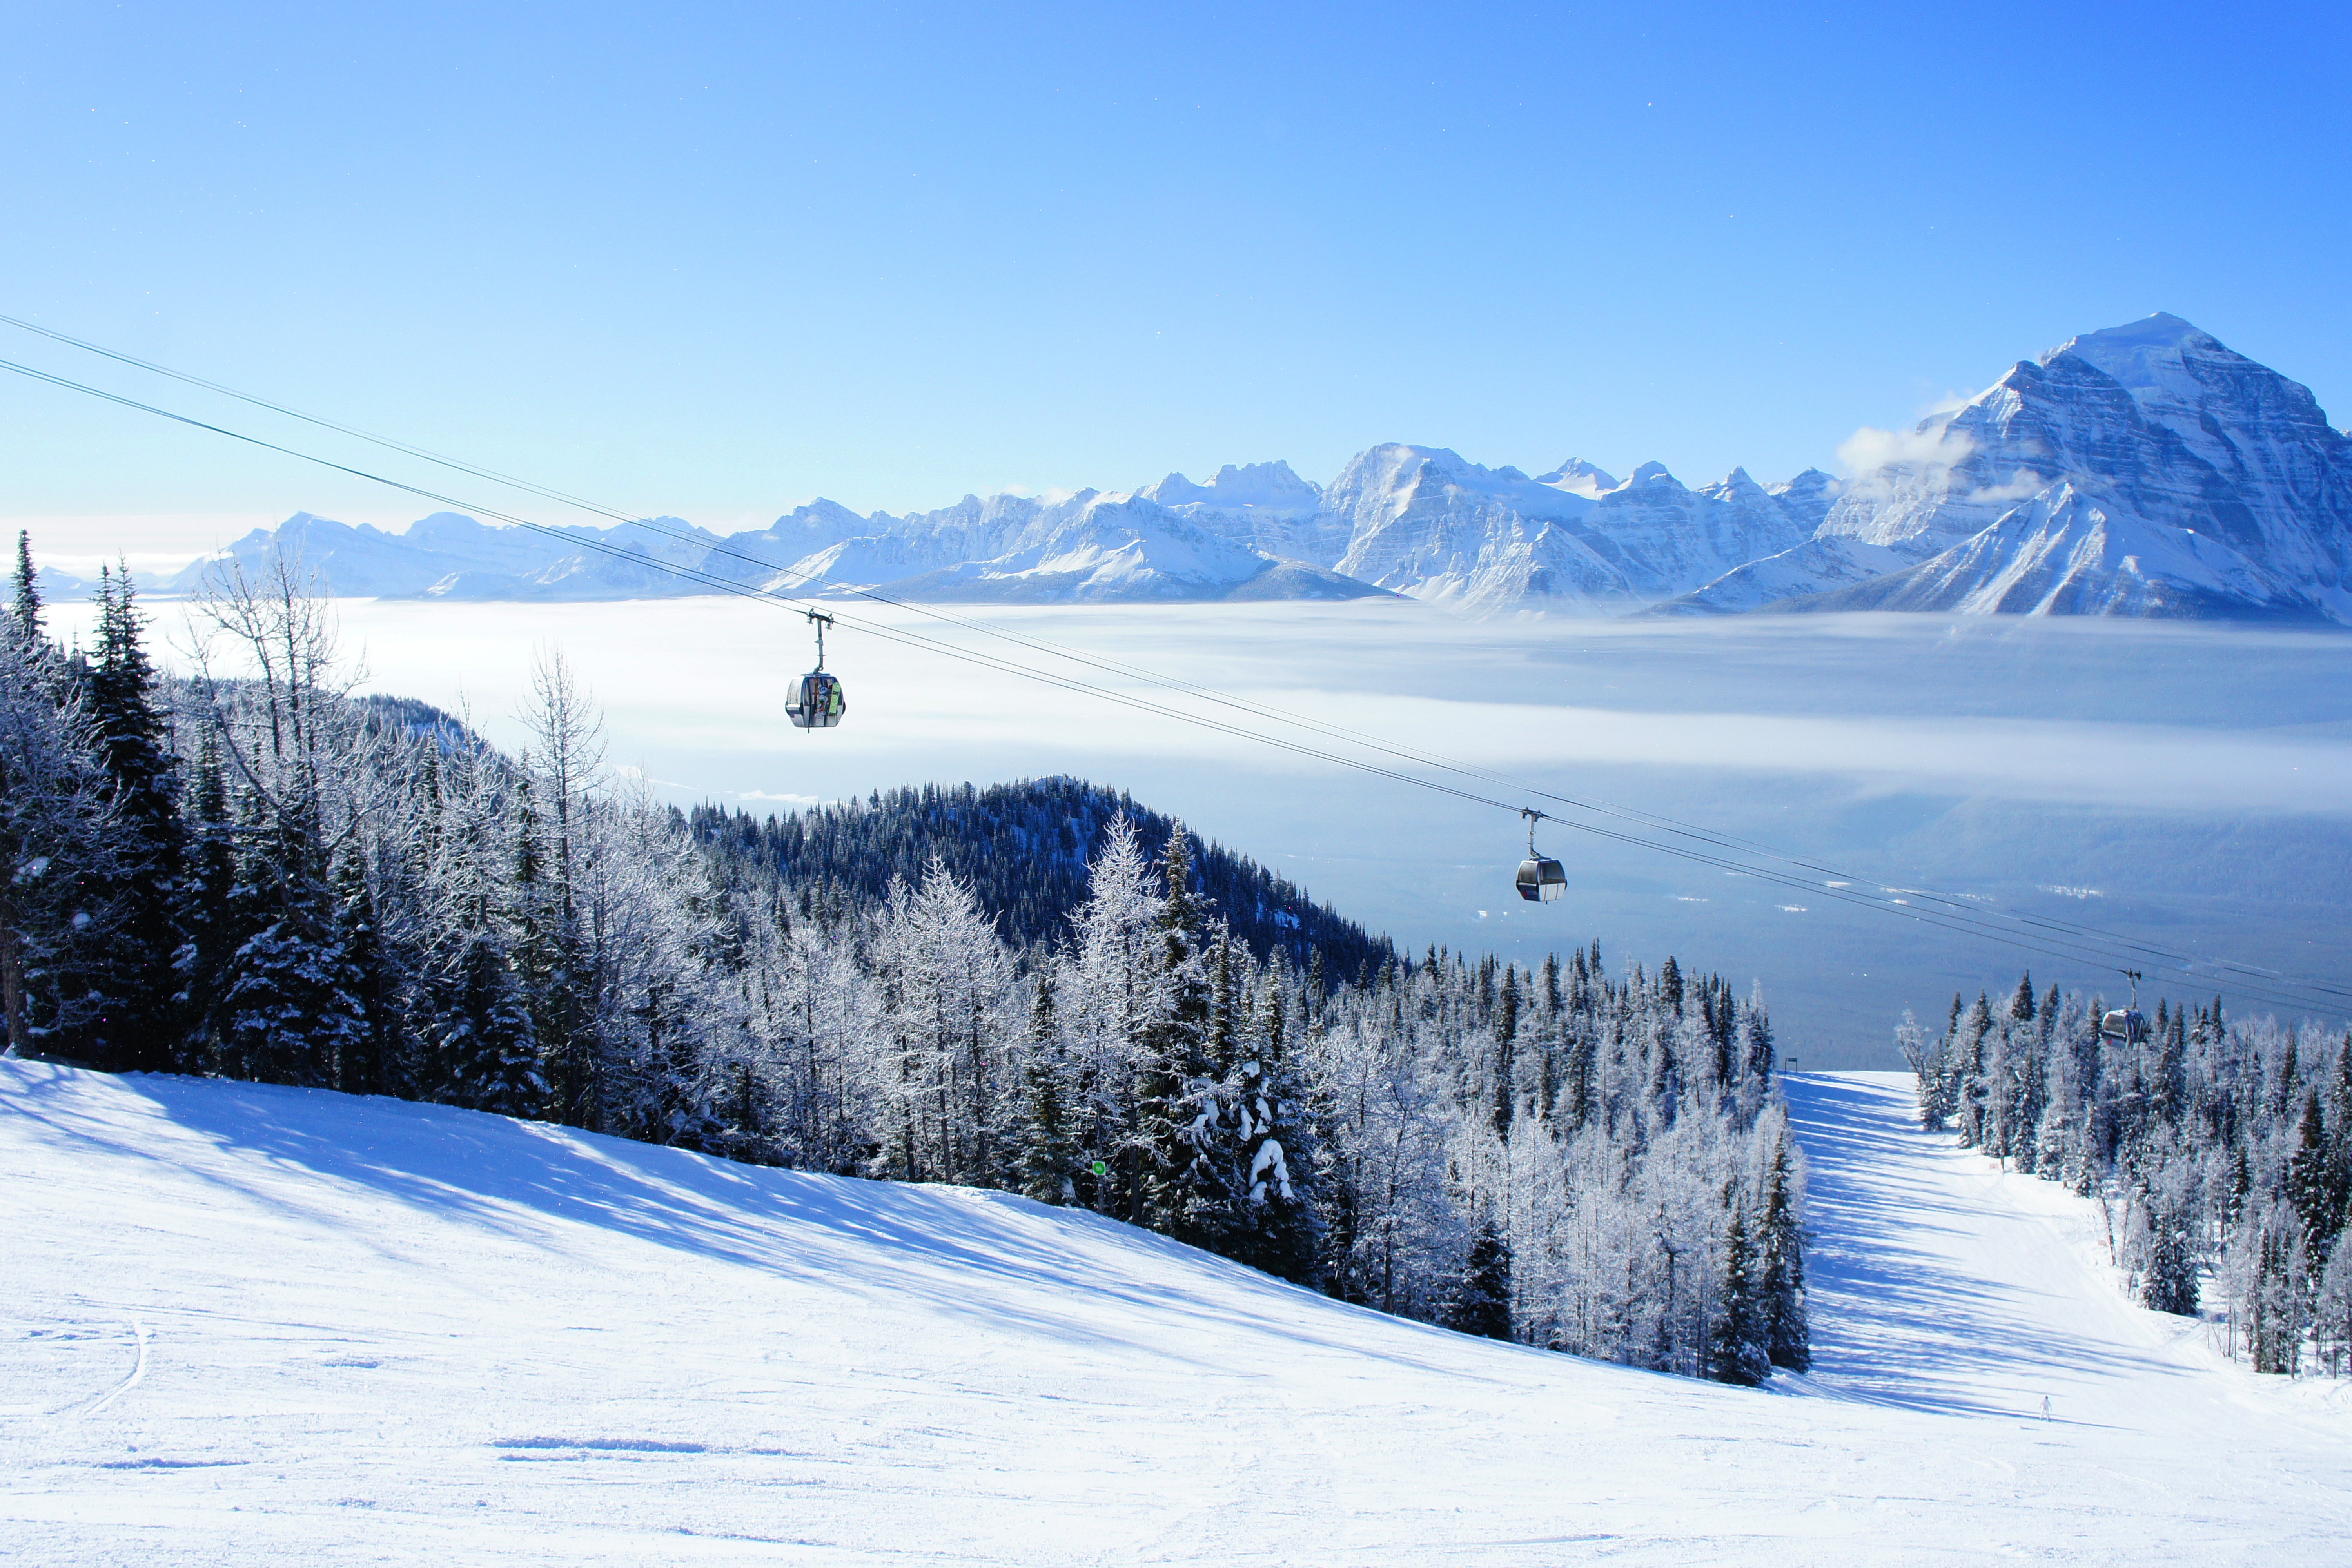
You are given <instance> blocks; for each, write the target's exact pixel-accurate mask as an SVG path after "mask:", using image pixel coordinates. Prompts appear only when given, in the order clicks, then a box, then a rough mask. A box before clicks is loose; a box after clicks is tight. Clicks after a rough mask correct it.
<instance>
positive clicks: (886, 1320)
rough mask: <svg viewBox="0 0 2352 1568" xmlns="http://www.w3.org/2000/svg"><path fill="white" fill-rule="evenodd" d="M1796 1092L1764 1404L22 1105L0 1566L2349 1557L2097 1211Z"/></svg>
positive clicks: (746, 1182) (336, 1114) (646, 1174)
mask: <svg viewBox="0 0 2352 1568" xmlns="http://www.w3.org/2000/svg"><path fill="white" fill-rule="evenodd" d="M1795 1097H1796V1098H1795V1108H1796V1112H1797V1118H1798V1122H1799V1125H1800V1127H1801V1131H1802V1134H1803V1136H1804V1139H1805V1142H1806V1146H1807V1148H1808V1150H1809V1152H1810V1153H1811V1160H1812V1166H1813V1191H1814V1208H1813V1215H1812V1222H1811V1226H1810V1230H1811V1235H1812V1236H1813V1242H1812V1247H1813V1257H1814V1260H1815V1261H1814V1265H1813V1274H1812V1278H1813V1284H1814V1291H1815V1298H1814V1299H1815V1304H1816V1305H1815V1311H1816V1319H1815V1322H1816V1331H1815V1332H1816V1345H1817V1354H1818V1358H1819V1365H1818V1370H1817V1372H1816V1373H1815V1374H1814V1375H1813V1376H1811V1377H1810V1378H1805V1379H1789V1378H1783V1379H1780V1380H1776V1384H1775V1386H1774V1388H1772V1389H1770V1390H1768V1391H1764V1392H1749V1391H1743V1390H1735V1389H1727V1388H1720V1387H1716V1386H1713V1385H1709V1384H1697V1383H1693V1382H1688V1381H1685V1380H1680V1379H1675V1378H1669V1377H1664V1376H1661V1375H1655V1374H1650V1373H1636V1372H1630V1371H1626V1370H1622V1369H1619V1368H1614V1367H1607V1366H1600V1365H1594V1364H1591V1363H1583V1362H1579V1361H1575V1360H1571V1359H1570V1358H1567V1357H1563V1356H1559V1355H1554V1354H1549V1353H1547V1352H1540V1351H1536V1350H1530V1349H1523V1348H1520V1347H1516V1346H1508V1345H1498V1344H1494V1343H1491V1342H1485V1341H1476V1340H1469V1339H1465V1338H1462V1337H1459V1336H1456V1335H1453V1334H1448V1333H1444V1332H1442V1331H1436V1330H1432V1329H1426V1328H1422V1327H1418V1326H1415V1325H1413V1324H1410V1323H1404V1322H1401V1321H1395V1320H1391V1319H1386V1318H1381V1317H1379V1316H1377V1315H1375V1314H1373V1313H1370V1312H1368V1311H1364V1310H1358V1309H1355V1308H1350V1307H1347V1306H1343V1305H1340V1304H1339V1303H1336V1302H1332V1301H1329V1300H1324V1299H1322V1298H1320V1297H1318V1296H1315V1295H1312V1294H1310V1293H1308V1292H1306V1291H1302V1290H1297V1289H1292V1288H1290V1287H1287V1286H1285V1285H1281V1284H1278V1283H1276V1282H1275V1281H1272V1280H1270V1279H1265V1277H1263V1276H1260V1275H1256V1274H1254V1273H1252V1272H1250V1271H1249V1270H1247V1269H1244V1268H1240V1267H1238V1266H1236V1265H1234V1264H1230V1263H1226V1262H1223V1261H1221V1260H1218V1259H1215V1258H1210V1257H1208V1256H1206V1255H1204V1254H1201V1253H1197V1252H1193V1251H1191V1250H1190V1249H1188V1248H1185V1247H1179V1246H1177V1245H1175V1244H1173V1243H1171V1242H1169V1241H1166V1240H1164V1239H1162V1238H1160V1237H1153V1236H1150V1235H1147V1234H1145V1233H1142V1232H1139V1231H1136V1230H1133V1229H1130V1228H1129V1227H1127V1226H1120V1225H1117V1224H1113V1223H1111V1222H1109V1221H1107V1220H1103V1219H1099V1218H1097V1217H1094V1216H1092V1215H1085V1214H1075V1213H1070V1212H1067V1211H1062V1210H1053V1209H1046V1208H1043V1207H1040V1206H1039V1205H1034V1204H1031V1203H1028V1202H1026V1201H1024V1200H1022V1199H1019V1198H1014V1197H1011V1196H1007V1195H1005V1194H991V1193H981V1192H974V1191H970V1190H965V1189H958V1188H949V1187H904V1186H894V1185H889V1184H881V1183H869V1182H859V1181H850V1180H842V1179H835V1178H830V1177H823V1176H809V1175H800V1174H794V1173H785V1172H779V1171H772V1170H761V1169H755V1168H751V1167H745V1166H738V1165H730V1164H726V1163H720V1162H717V1161H712V1160H709V1159H704V1158H701V1157H699V1156H696V1155H691V1154H686V1153H682V1152H676V1151H670V1150H663V1149H658V1148H652V1147H648V1146H646V1145H642V1144H632V1143H623V1142H614V1141H612V1140H608V1139H603V1138H598V1137H594V1136H592V1135H587V1134H582V1133H577V1132H571V1131H563V1130H561V1129H557V1128H551V1127H545V1126H538V1125H530V1124H521V1123H516V1122H512V1121H505V1120H502V1119H499V1118H496V1117H490V1116H485V1115H480V1114H477V1113H472V1112H464V1111H454V1110H446V1109H440V1108H435V1107H428V1106H419V1105H410V1104H404V1103H400V1102H397V1101H392V1100H349V1099H345V1098H342V1097H340V1096H336V1095H332V1094H329V1093H324V1092H308V1091H300V1090H293V1089H272V1088H267V1087H261V1086H256V1085H250V1084H237V1083H229V1082H224V1081H217V1080H215V1081H203V1080H191V1079H110V1078H105V1077H102V1076H99V1075H93V1074H87V1073H81V1072H77V1071H74V1070H71V1069H68V1068H52V1067H44V1066H37V1065H33V1064H26V1063H20V1062H15V1061H0V1201H5V1205H6V1209H7V1213H8V1215H9V1216H10V1217H9V1227H8V1239H7V1242H6V1247H5V1252H0V1283H5V1287H6V1290H7V1302H8V1305H7V1313H6V1318H5V1325H0V1477H5V1479H0V1552H5V1553H6V1554H7V1555H8V1556H9V1557H11V1558H12V1559H14V1560H18V1561H24V1562H44V1563H58V1562H73V1563H123V1564H131V1563H138V1564H147V1563H206V1564H232V1565H233V1564H243V1563H287V1562H303V1563H340V1562H353V1563H359V1562H368V1563H377V1562H417V1561H427V1560H429V1561H441V1562H456V1563H687V1562H704V1561H727V1562H736V1561H759V1562H766V1561H776V1562H790V1563H831V1564H851V1563H860V1564H863V1563H876V1562H886V1561H887V1562H905V1561H914V1562H929V1563H958V1564H966V1563H1021V1564H1061V1563H1111V1562H1119V1563H1129V1562H1186V1563H1196V1562H1243V1561H1247V1562H1255V1561H1261V1560H1262V1561H1267V1562H1284V1563H1350V1564H1352V1563H1437V1562H1443V1563H1468V1564H1496V1565H1504V1564H1508V1565H1511V1568H1525V1565H1528V1564H1542V1563H1564V1562H1582V1561H1588V1560H1591V1559H1594V1558H1606V1559H1608V1560H1610V1561H1612V1562H1627V1563H1660V1564H1664V1563H1677V1564H1680V1563H1743V1564H1746V1563H1766V1564H1772V1563H1790V1564H1795V1563H1806V1564H1814V1563H1854V1564H1864V1563H1867V1564H1870V1565H1872V1568H1879V1565H1882V1564H1885V1563H1890V1562H1893V1563H1912V1562H1944V1561H1960V1560H1968V1561H1974V1560H1976V1559H1977V1558H1979V1557H1987V1558H1990V1557H1995V1556H2025V1557H2029V1558H2033V1559H2038V1560H2043V1561H2064V1562H2069V1563H2131V1564H2135V1565H2137V1564H2142V1563H2149V1562H2216V1563H2219V1562H2262V1563H2278V1564H2296V1563H2335V1562H2336V1561H2339V1560H2340V1557H2341V1552H2342V1543H2343V1542H2344V1540H2345V1539H2347V1534H2352V1460H2348V1459H2347V1455H2352V1445H2347V1436H2352V1421H2347V1412H2346V1410H2345V1408H2344V1404H2343V1402H2342V1401H2341V1400H2339V1399H2335V1398H2333V1397H2331V1396H2332V1395H2333V1394H2336V1390H2335V1389H2334V1388H2324V1387H2316V1386H2313V1385H2308V1384H2306V1385H2300V1386H2283V1385H2280V1384H2277V1383H2275V1382H2269V1383H2266V1382H2264V1381H2263V1380H2258V1379H2255V1378H2253V1377H2252V1376H2251V1375H2249V1374H2245V1373H2242V1372H2241V1371H2239V1370H2238V1369H2236V1368H2234V1367H2230V1366H2227V1365H2222V1364H2220V1363H2217V1362H2216V1361H2215V1360H2214V1359H2213V1358H2212V1356H2211V1355H2210V1352H2206V1351H2205V1350H2203V1348H2202V1347H2201V1344H2200V1342H2199V1340H2198V1337H2197V1335H2196V1334H2195V1333H2194V1332H2193V1331H2189V1332H2184V1331H2182V1329H2181V1327H2180V1325H2179V1322H2178V1321H2174V1320H2164V1319H2158V1318H2156V1317H2154V1316H2153V1315H2152V1314H2149V1313H2147V1312H2144V1311H2142V1310H2139V1309H2137V1308H2134V1307H2132V1306H2130V1305H2129V1304H2128V1303H2127V1302H2126V1301H2125V1300H2123V1299H2122V1298H2121V1297H2120V1296H2119V1295H2118V1294H2117V1293H2116V1290H2115V1289H2114V1286H2113V1282H2112V1281H2111V1280H2109V1279H2106V1278H2105V1277H2103V1275H2102V1272H2101V1271H2100V1270H2099V1269H2098V1268H2097V1267H2096V1265H2095V1261H2094V1260H2091V1259H2089V1258H2086V1257H2085V1254H2084V1244H2085V1242H2086V1239H2087V1237H2088V1234H2089V1233H2088V1230H2087V1228H2086V1227H2087V1226H2088V1225H2089V1224H2090V1215H2091V1213H2092V1212H2093V1211H2091V1210H2090V1209H2089V1206H2088V1205H2084V1204H2083V1203H2082V1202H2081V1201H2080V1200H2076V1199H2074V1198H2072V1197H2070V1196H2068V1195H2067V1194H2064V1193H2063V1192H2061V1191H2059V1190H2058V1189H2056V1188H2054V1187H2051V1186H2048V1185H2046V1184H2042V1183H2038V1182H2035V1181H2032V1180H2031V1179H2029V1178H2019V1177H2003V1176H2000V1175H1999V1174H1997V1173H1995V1172H1994V1171H1993V1169H1992V1167H1991V1165H1990V1162H1987V1161H1985V1160H1982V1159H1979V1158H1977V1157H1975V1156H1973V1155H1967V1154H1961V1153H1958V1152H1955V1151H1952V1150H1950V1149H1949V1148H1948V1147H1947V1146H1945V1145H1944V1144H1943V1143H1942V1142H1939V1141H1935V1140H1929V1139H1927V1138H1926V1137H1924V1136H1923V1135H1921V1134H1919V1133H1917V1132H1916V1131H1911V1130H1910V1129H1909V1128H1908V1126H1907V1124H1906V1110H1907V1107H1906V1101H1905V1097H1904V1096H1903V1095H1902V1093H1901V1092H1900V1089H1899V1087H1898V1086H1896V1085H1895V1084H1893V1083H1891V1082H1889V1081H1887V1080H1883V1079H1872V1078H1867V1077H1864V1078H1856V1079H1829V1080H1819V1081H1814V1082H1810V1083H1801V1084H1799V1085H1798V1086H1796V1089H1795ZM1791 1395H1794V1397H1791ZM2044 1396H2047V1397H2049V1398H2050V1399H2051V1401H2052V1407H2053V1418H2052V1419H2051V1420H2049V1421H2047V1422H2044V1421H2043V1420H2042V1418H2041V1415H2042V1398H2043V1397H2044Z"/></svg>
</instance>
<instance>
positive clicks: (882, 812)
mask: <svg viewBox="0 0 2352 1568" xmlns="http://www.w3.org/2000/svg"><path fill="white" fill-rule="evenodd" d="M1118 816H1125V817H1126V818H1128V820H1129V821H1130V822H1132V823H1133V824H1134V825H1135V837H1136V843H1137V846H1138V847H1139V848H1140V849H1141V850H1142V852H1143V853H1144V854H1145V855H1146V856H1148V857H1151V858H1159V857H1160V855H1161V854H1163V853H1164V852H1165V851H1166V849H1167V847H1168V840H1169V837H1170V835H1171V834H1172V833H1173V832H1174V831H1175V827H1176V824H1175V822H1174V820H1173V819H1171V818H1170V817H1166V816H1161V815H1160V813H1158V812H1156V811H1152V810H1150V809H1149V808H1147V807H1145V806H1142V805H1138V804H1137V803H1136V802H1135V801H1134V800H1133V799H1131V798H1130V797H1129V795H1127V793H1126V792H1125V791H1123V790H1111V789H1106V788H1104V787H1102V786H1101V785H1099V784H1087V783H1085V782H1083V781H1081V780H1078V779H1070V778H1049V779H1027V780H1024V781H1022V782H1021V783H1018V784H992V785H990V786H988V787H987V788H985V789H982V788H978V787H975V786H974V785H971V784H960V785H940V784H925V785H922V786H921V787H920V788H903V789H897V790H892V791H890V792H888V793H887V794H884V793H882V792H880V791H877V792H875V793H874V794H873V795H870V796H869V797H868V798H867V799H866V800H865V801H863V802H860V801H854V800H853V801H845V802H843V803H841V804H839V805H823V806H817V807H815V808H814V809H812V810H809V811H805V812H793V813H788V814H785V815H782V816H752V815H751V813H749V812H743V811H733V812H730V811H729V810H728V809H727V808H725V807H724V806H714V805H700V806H697V807H695V808H694V809H693V810H692V811H691V812H689V813H688V822H689V824H690V825H691V826H692V827H693V829H694V835H695V837H696V838H697V839H698V841H700V842H702V843H704V844H707V845H709V846H711V847H714V848H715V849H717V850H719V852H721V853H723V854H725V855H727V856H729V857H730V858H743V857H751V858H759V859H764V860H766V861H768V862H769V863H771V864H772V865H773V866H774V868H775V869H776V872H777V875H778V876H779V877H780V878H781V879H782V880H783V882H784V883H785V884H786V885H787V886H789V887H792V888H795V889H798V888H804V887H805V888H813V889H818V890H820V891H821V892H822V891H824V889H833V888H837V889H843V890H845V891H846V892H847V893H848V894H850V895H851V896H852V897H854V898H856V899H858V900H863V901H869V902H870V901H873V900H879V899H881V898H883V897H885V896H886V895H887V891H888V889H889V886H890V883H891V881H892V879H897V880H898V881H902V882H917V881H920V880H921V879H922V877H923V874H924V872H925V871H926V870H927V869H928V868H929V865H930V862H931V860H932V858H933V857H937V858H939V860H940V863H941V864H942V865H944V866H945V867H946V868H947V869H948V871H949V873H950V875H951V876H954V877H955V878H957V879H960V880H961V881H963V882H966V883H968V884H970V886H971V889H972V891H973V892H974V893H975V894H976V895H977V896H978V897H979V899H980V901H981V904H982V907H983V908H985V909H987V910H990V911H991V912H992V913H993V914H994V915H995V916H996V918H997V921H998V924H999V927H1000V929H1001V930H1002V931H1003V933H1004V935H1005V937H1006V938H1007V939H1008V940H1009V941H1011V942H1013V945H1014V946H1016V947H1024V948H1025V947H1030V946H1034V945H1035V944H1037V943H1040V942H1051V941H1053V940H1054V939H1055V937H1057V936H1058V935H1059V934H1060V933H1061V932H1062V931H1065V930H1066V926H1067V921H1068V920H1069V916H1070V912H1071V911H1072V910H1076V908H1077V907H1078V905H1079V904H1080V903H1081V902H1083V901H1084V900H1085V898H1086V892H1087V860H1088V857H1089V855H1090V853H1091V851H1092V849H1093V847H1094V846H1096V845H1097V844H1099V843H1100V842H1101V841H1102V835H1103V831H1104V829H1105V828H1106V827H1108V826H1109V824H1110V822H1111V819H1112V818H1114V817H1118ZM1192 878H1193V889H1194V890H1195V891H1196V892H1197V893H1199V894H1200V896H1201V897H1202V899H1204V900H1207V901H1208V902H1209V904H1210V905H1212V906H1213V908H1214V909H1215V910H1217V912H1218V916H1219V918H1220V919H1222V920H1223V921H1224V923H1225V925H1226V927H1227V929H1229V930H1230V931H1232V932H1233V934H1234V938H1235V940H1237V941H1239V942H1244V943H1245V944H1246V945H1247V946H1248V948H1249V950H1250V952H1251V953H1252V955H1253V956H1255V957H1257V958H1260V959H1264V958H1267V957H1270V956H1272V955H1273V954H1275V953H1276V952H1280V953H1282V954H1283V955H1284V956H1285V957H1286V959H1287V960H1288V961H1289V962H1290V963H1293V964H1296V965H1301V966H1303V965H1305V964H1306V963H1308V962H1309V958H1310V955H1312V954H1316V953H1320V954H1321V955H1322V960H1323V963H1324V966H1325V967H1326V969H1328V971H1329V973H1332V974H1333V975H1335V976H1339V977H1344V978H1349V979H1354V980H1356V981H1358V982H1361V981H1362V980H1363V979H1364V978H1366V977H1367V976H1369V975H1370V973H1372V971H1373V970H1374V969H1375V968H1377V967H1378V965H1379V964H1380V963H1381V962H1382V961H1383V960H1385V959H1387V958H1389V957H1391V956H1392V955H1393V950H1392V949H1391V946H1390V944H1389V943H1388V942H1386V941H1384V940H1381V939H1379V938H1375V937H1372V936H1369V935H1367V934H1366V933H1365V931H1364V930H1363V928H1362V927H1360V926H1359V925H1357V924H1356V923H1355V922H1354V921H1350V920H1349V919H1347V918H1346V917H1344V916H1342V915H1341V914H1339V911H1338V910H1334V909H1332V908H1331V906H1330V905H1328V904H1318V903H1316V902H1314V901H1313V900H1309V899H1308V898H1307V896H1306V894H1304V893H1302V892H1300V891H1299V890H1298V889H1297V888H1295V887H1293V886H1292V885H1291V884H1290V882H1289V881H1288V880H1286V879H1284V878H1282V877H1279V876H1276V874H1274V873H1273V872H1271V871H1267V870H1265V869H1263V868H1260V867H1259V866H1258V865H1257V863H1256V862H1255V861H1253V860H1251V859H1249V858H1247V857H1246V856H1242V855H1236V854H1234V852H1233V851H1231V850H1229V849H1226V848H1224V847H1223V846H1221V845H1216V844H1202V843H1198V842H1197V841H1196V844H1195V853H1194V855H1193V857H1192Z"/></svg>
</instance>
